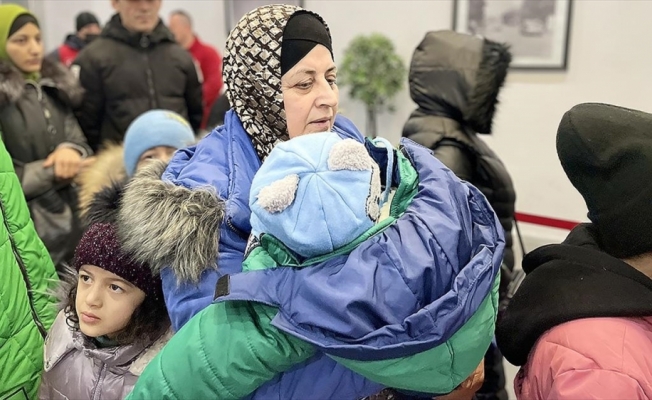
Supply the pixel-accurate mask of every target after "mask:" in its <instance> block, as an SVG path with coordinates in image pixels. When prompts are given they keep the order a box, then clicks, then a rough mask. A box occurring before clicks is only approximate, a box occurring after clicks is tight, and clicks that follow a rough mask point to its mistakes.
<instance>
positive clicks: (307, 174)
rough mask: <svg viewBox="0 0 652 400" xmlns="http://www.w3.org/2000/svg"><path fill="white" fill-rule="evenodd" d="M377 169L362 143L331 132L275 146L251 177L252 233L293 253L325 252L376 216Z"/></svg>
mask: <svg viewBox="0 0 652 400" xmlns="http://www.w3.org/2000/svg"><path fill="white" fill-rule="evenodd" d="M380 203H381V184H380V169H379V167H378V165H377V164H376V162H375V161H373V159H372V158H371V157H370V156H369V153H368V152H367V150H366V148H365V146H364V144H362V143H359V142H357V141H355V140H353V139H342V138H340V137H339V136H338V135H337V134H336V133H334V132H323V133H315V134H310V135H303V136H299V137H297V138H294V139H292V140H289V141H287V142H284V143H281V144H279V145H278V146H276V147H275V148H274V149H273V150H272V151H271V153H270V154H269V156H268V157H267V160H265V162H264V163H263V165H262V167H261V168H260V169H259V170H258V172H257V173H256V175H255V176H254V179H253V182H252V184H251V191H250V195H249V206H250V208H251V212H252V214H251V227H252V234H253V235H254V236H259V235H260V234H263V233H265V234H270V235H272V236H274V237H275V238H276V239H278V240H280V241H281V242H283V243H284V244H285V245H286V246H287V247H288V248H289V249H290V250H292V251H294V252H295V253H297V254H298V255H300V256H302V257H305V258H310V257H315V256H318V255H323V254H328V253H330V252H332V251H333V250H336V249H338V248H340V247H342V246H345V245H346V244H348V243H350V242H352V241H353V240H355V239H356V238H357V237H359V236H360V235H362V234H363V233H364V232H365V231H367V230H368V229H369V228H371V227H372V226H373V225H374V224H375V223H376V222H377V220H378V218H379V216H380V206H381V204H380Z"/></svg>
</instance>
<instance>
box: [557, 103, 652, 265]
mask: <svg viewBox="0 0 652 400" xmlns="http://www.w3.org/2000/svg"><path fill="white" fill-rule="evenodd" d="M557 154H558V155H559V160H560V161H561V165H562V167H563V168H564V171H565V172H566V175H567V176H568V179H569V180H570V181H571V183H572V184H573V186H575V188H576V189H577V190H578V191H579V192H580V194H581V195H582V197H584V201H585V202H586V206H587V207H588V210H589V213H588V217H589V219H590V220H591V221H592V222H593V224H594V225H595V227H596V228H597V229H596V230H597V232H598V236H599V237H598V239H599V241H600V247H601V248H602V250H604V251H605V252H607V253H609V254H610V255H612V256H614V257H616V258H621V259H622V258H628V257H633V256H637V255H640V254H643V253H647V252H652V235H650V227H651V226H652V184H649V183H647V181H646V179H647V177H649V176H650V175H651V174H652V114H648V113H645V112H642V111H637V110H630V109H627V108H622V107H617V106H614V105H609V104H595V103H587V104H579V105H577V106H575V107H573V108H572V109H571V110H570V111H568V112H566V114H564V116H563V117H562V119H561V122H560V124H559V129H558V131H557Z"/></svg>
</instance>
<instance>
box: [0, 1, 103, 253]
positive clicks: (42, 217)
mask: <svg viewBox="0 0 652 400" xmlns="http://www.w3.org/2000/svg"><path fill="white" fill-rule="evenodd" d="M0 7H1V8H2V11H1V12H0V132H1V133H2V141H3V142H4V144H5V146H6V147H7V150H8V151H9V154H11V156H12V158H13V161H14V166H15V169H16V173H17V174H18V176H19V178H20V181H21V185H22V188H23V192H24V193H25V197H26V198H27V200H28V203H29V206H30V211H31V216H32V219H33V220H34V226H35V227H36V230H37V232H38V233H39V236H40V237H41V240H43V242H44V244H45V245H46V247H47V248H48V250H49V251H50V256H51V257H52V260H53V261H54V263H55V264H57V265H59V264H61V263H64V262H67V261H69V259H70V258H71V257H72V255H73V252H74V248H75V244H76V243H75V240H76V239H78V238H79V237H80V236H81V228H80V223H79V222H80V221H79V218H78V215H77V214H78V213H77V192H76V189H75V187H74V186H73V185H72V180H73V179H75V178H76V177H77V175H78V174H79V172H80V171H81V169H82V168H83V167H84V166H85V164H86V163H87V162H88V160H86V158H87V157H88V156H90V155H91V154H92V151H91V149H90V147H89V146H88V144H87V142H86V138H85V137H84V135H83V133H82V131H81V129H80V127H79V125H78V124H77V120H76V118H75V116H74V114H73V111H72V108H73V107H74V106H76V105H78V104H79V102H80V101H81V98H82V89H81V87H79V84H78V82H77V80H76V79H75V77H74V76H73V75H72V73H71V72H70V71H69V70H68V69H67V68H65V67H64V66H63V65H61V64H59V63H55V62H53V61H51V60H48V59H43V44H42V41H41V30H40V29H39V25H38V21H37V20H36V18H35V17H34V16H33V15H32V14H30V13H29V12H28V11H27V10H25V9H24V8H22V7H19V6H16V5H13V4H6V5H5V4H3V5H0Z"/></svg>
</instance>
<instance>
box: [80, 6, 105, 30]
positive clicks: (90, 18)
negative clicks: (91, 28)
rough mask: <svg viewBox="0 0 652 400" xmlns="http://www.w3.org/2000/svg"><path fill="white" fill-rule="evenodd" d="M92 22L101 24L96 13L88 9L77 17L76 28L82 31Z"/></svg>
mask: <svg viewBox="0 0 652 400" xmlns="http://www.w3.org/2000/svg"><path fill="white" fill-rule="evenodd" d="M91 24H97V25H98V26H99V25H100V22H99V21H98V20H97V17H96V16H95V15H93V14H92V13H89V12H88V11H84V12H81V13H79V14H78V15H77V18H75V29H77V32H79V31H81V30H82V29H83V28H84V27H86V26H88V25H91Z"/></svg>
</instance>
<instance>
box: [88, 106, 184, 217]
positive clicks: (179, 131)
mask: <svg viewBox="0 0 652 400" xmlns="http://www.w3.org/2000/svg"><path fill="white" fill-rule="evenodd" d="M194 142H195V136H194V134H193V131H192V128H191V127H190V124H189V123H188V121H186V120H185V119H183V117H182V116H180V115H179V114H177V113H175V112H172V111H167V110H151V111H147V112H146V113H144V114H142V115H141V116H139V117H138V118H136V119H135V120H134V122H132V123H131V124H130V125H129V128H128V129H127V133H125V140H124V143H123V144H121V145H118V144H113V143H107V144H106V145H105V146H103V147H104V148H103V149H102V150H101V151H100V152H99V153H98V154H97V156H96V157H95V158H96V161H95V163H94V164H93V165H92V166H90V167H88V168H86V169H85V170H84V171H82V173H81V174H79V177H78V179H77V183H78V184H79V208H80V212H81V215H82V217H85V216H86V215H87V213H88V208H89V206H90V204H91V203H92V202H93V201H94V198H95V196H96V195H97V194H98V193H100V192H102V191H107V192H109V193H106V195H110V196H118V197H119V196H120V193H121V191H122V188H123V186H124V185H125V183H126V182H127V181H128V180H129V179H131V178H132V177H133V176H134V174H135V173H136V172H137V171H138V170H139V169H141V168H143V167H144V166H145V165H147V164H148V163H149V162H151V161H153V160H161V161H164V162H165V163H166V164H167V162H168V161H170V159H171V158H172V155H173V154H174V152H175V151H177V150H178V149H181V148H184V147H186V146H190V145H191V144H193V143H194ZM111 192H113V193H111Z"/></svg>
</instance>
